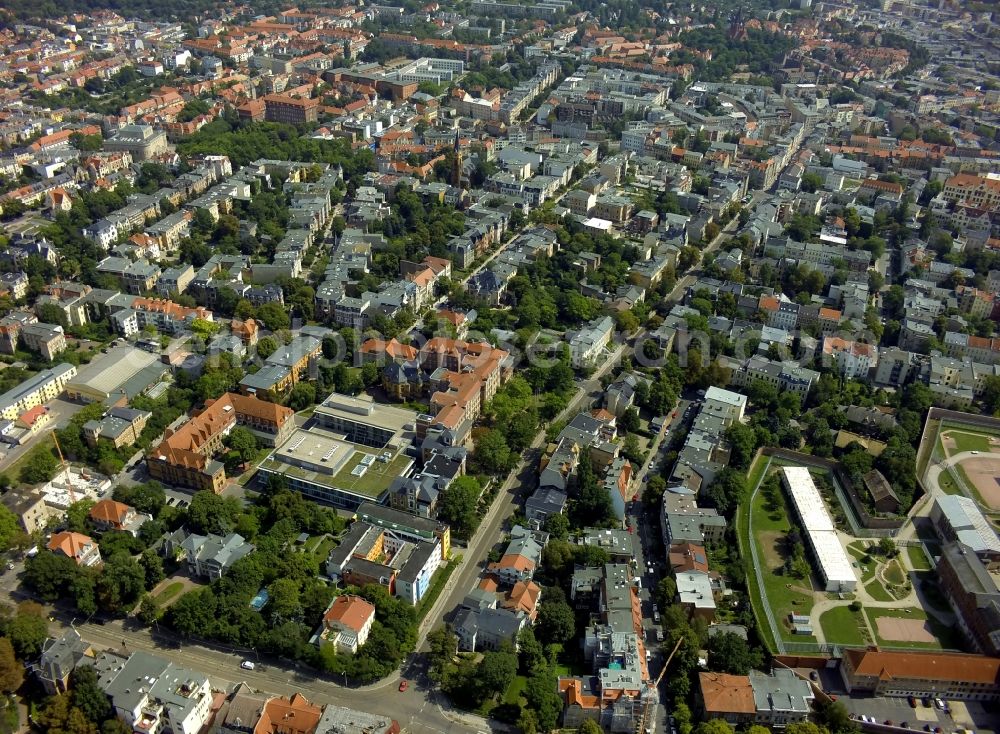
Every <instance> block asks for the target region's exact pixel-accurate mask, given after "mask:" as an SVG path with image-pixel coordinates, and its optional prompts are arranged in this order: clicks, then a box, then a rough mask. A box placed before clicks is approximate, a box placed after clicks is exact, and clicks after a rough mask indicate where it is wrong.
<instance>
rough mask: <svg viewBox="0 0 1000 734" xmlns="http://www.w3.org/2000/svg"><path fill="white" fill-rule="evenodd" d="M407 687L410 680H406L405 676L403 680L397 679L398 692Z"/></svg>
mask: <svg viewBox="0 0 1000 734" xmlns="http://www.w3.org/2000/svg"><path fill="white" fill-rule="evenodd" d="M409 687H410V682H409V681H408V680H406V679H405V678H404V679H403V680H401V681H399V690H400V692H402V691H405V690H406V689H407V688H409Z"/></svg>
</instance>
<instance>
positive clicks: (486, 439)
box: [475, 430, 515, 475]
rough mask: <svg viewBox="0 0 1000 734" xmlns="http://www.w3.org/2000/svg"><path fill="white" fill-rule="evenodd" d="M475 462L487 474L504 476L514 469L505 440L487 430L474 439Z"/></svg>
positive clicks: (495, 432)
mask: <svg viewBox="0 0 1000 734" xmlns="http://www.w3.org/2000/svg"><path fill="white" fill-rule="evenodd" d="M475 457H476V461H477V462H478V463H479V465H480V466H481V467H482V468H483V470H484V471H486V472H488V473H489V474H494V475H500V474H506V473H507V472H509V471H510V470H511V469H512V468H514V461H515V459H514V455H513V454H512V453H511V450H510V447H509V446H508V445H507V439H505V438H504V437H503V434H502V433H500V431H497V430H487V431H485V432H484V433H483V434H482V435H480V436H479V438H478V439H476V452H475Z"/></svg>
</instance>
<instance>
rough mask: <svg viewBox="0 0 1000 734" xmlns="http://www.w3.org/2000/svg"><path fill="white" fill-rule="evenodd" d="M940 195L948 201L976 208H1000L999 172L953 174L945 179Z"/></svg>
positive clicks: (994, 209) (992, 209) (993, 209)
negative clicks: (982, 174)
mask: <svg viewBox="0 0 1000 734" xmlns="http://www.w3.org/2000/svg"><path fill="white" fill-rule="evenodd" d="M941 196H942V198H944V199H945V201H948V202H950V203H956V204H958V203H967V204H971V205H972V206H974V207H975V208H977V209H987V210H990V211H996V210H997V209H1000V174H996V173H988V174H986V175H984V176H977V175H975V174H971V173H958V174H955V175H954V176H952V177H951V178H948V179H946V180H945V182H944V189H943V190H942V191H941Z"/></svg>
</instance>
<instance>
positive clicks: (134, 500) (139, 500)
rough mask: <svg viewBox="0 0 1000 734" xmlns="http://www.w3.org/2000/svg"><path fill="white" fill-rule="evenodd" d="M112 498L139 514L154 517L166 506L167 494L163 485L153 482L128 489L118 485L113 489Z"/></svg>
mask: <svg viewBox="0 0 1000 734" xmlns="http://www.w3.org/2000/svg"><path fill="white" fill-rule="evenodd" d="M114 497H115V499H116V500H118V501H119V502H124V503H125V504H126V505H131V506H132V507H134V508H135V509H136V510H137V511H139V512H144V513H146V514H147V515H152V516H153V517H156V516H158V515H159V514H160V510H162V509H163V507H164V506H165V505H166V504H167V493H166V492H165V491H164V490H163V485H162V484H160V483H159V482H157V481H155V480H153V481H149V482H143V483H142V484H136V485H134V486H131V487H128V486H125V485H124V484H119V485H118V486H117V487H115V493H114Z"/></svg>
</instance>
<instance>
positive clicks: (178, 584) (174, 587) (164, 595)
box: [153, 581, 184, 606]
mask: <svg viewBox="0 0 1000 734" xmlns="http://www.w3.org/2000/svg"><path fill="white" fill-rule="evenodd" d="M183 588H184V582H183V581H174V583H172V584H169V585H168V586H167V587H166V588H164V589H163V591H161V592H160V593H159V594H157V595H156V596H155V597H153V599H154V601H155V602H156V603H157V604H159V605H160V606H163V605H164V604H166V603H167V602H169V601H170V600H171V599H173V598H174V597H175V596H177V595H178V594H179V593H180V592H181V590H182V589H183Z"/></svg>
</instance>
